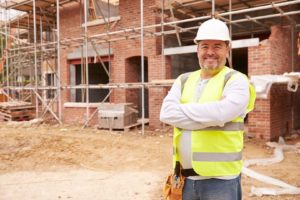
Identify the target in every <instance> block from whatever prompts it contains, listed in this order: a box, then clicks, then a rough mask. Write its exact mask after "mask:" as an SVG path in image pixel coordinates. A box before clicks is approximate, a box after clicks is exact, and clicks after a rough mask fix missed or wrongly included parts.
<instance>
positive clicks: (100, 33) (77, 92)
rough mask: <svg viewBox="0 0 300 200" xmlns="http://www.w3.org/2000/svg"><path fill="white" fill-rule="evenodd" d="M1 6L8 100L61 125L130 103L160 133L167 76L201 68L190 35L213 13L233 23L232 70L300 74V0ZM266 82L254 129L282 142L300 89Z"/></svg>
mask: <svg viewBox="0 0 300 200" xmlns="http://www.w3.org/2000/svg"><path fill="white" fill-rule="evenodd" d="M0 6H1V8H2V22H1V32H0V33H1V49H2V51H1V66H0V70H1V93H2V94H3V95H4V96H5V97H4V98H3V99H2V100H3V101H8V102H9V101H14V100H18V101H26V102H30V103H31V104H32V105H34V108H35V109H34V111H35V117H37V118H47V119H49V118H52V119H55V120H56V121H57V122H58V123H76V124H82V125H87V124H95V123H99V118H100V117H101V115H98V114H97V113H98V108H99V106H101V105H103V104H105V105H106V103H126V104H129V103H130V104H131V105H132V106H133V107H134V108H135V109H136V110H137V111H138V117H139V118H142V119H143V122H145V121H146V120H145V119H149V127H151V128H160V127H161V126H162V124H161V122H160V121H159V112H160V106H161V103H162V100H163V98H164V96H165V95H166V93H167V91H168V89H169V87H170V84H171V82H170V81H168V79H174V78H176V77H177V76H178V75H179V74H181V73H183V72H187V71H192V70H196V69H199V65H198V60H197V56H196V45H195V44H194V43H193V39H194V37H195V35H196V32H197V29H198V27H199V24H201V23H202V22H203V21H205V20H207V19H209V18H211V17H212V16H214V17H216V18H219V19H221V20H223V21H225V22H226V23H227V24H228V26H229V27H230V31H231V37H232V41H233V42H232V50H231V54H230V60H229V61H228V65H229V66H232V67H233V68H234V69H236V70H238V71H241V72H243V73H245V74H247V75H248V76H249V77H255V76H261V75H269V76H270V77H271V76H272V75H282V74H283V73H285V72H299V71H300V56H298V55H297V38H298V34H299V30H300V0H286V1H282V0H279V1H269V0H252V1H249V0H229V1H225V0H216V1H214V0H202V1H200V0H177V1H176V0H119V1H118V0H102V1H101V0H80V1H78V0H6V1H3V2H2V3H1V4H0ZM13 11H20V14H18V15H14V16H12V13H13ZM264 77H266V76H264ZM297 81H299V80H296V81H294V84H295V85H297ZM267 84H268V92H267V93H266V94H263V95H261V96H259V97H258V99H257V103H256V108H255V110H254V112H252V113H251V114H250V115H249V116H248V118H247V122H248V130H249V132H250V133H252V134H254V135H255V136H256V137H261V138H265V139H276V138H278V136H281V135H284V134H288V133H290V132H291V131H292V130H294V129H299V128H300V91H299V90H294V92H291V91H289V90H288V89H287V87H288V83H287V82H280V81H273V82H267ZM293 89H297V88H295V87H294V88H292V90H293ZM108 112H109V111H107V112H102V114H103V116H104V115H105V114H107V113H108ZM107 117H112V119H114V117H115V116H113V113H112V114H111V115H107ZM143 125H144V123H143ZM143 127H144V126H143Z"/></svg>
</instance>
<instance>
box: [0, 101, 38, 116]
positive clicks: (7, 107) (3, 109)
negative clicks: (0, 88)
mask: <svg viewBox="0 0 300 200" xmlns="http://www.w3.org/2000/svg"><path fill="white" fill-rule="evenodd" d="M34 118H35V108H34V106H32V105H31V104H30V103H27V102H22V101H21V102H20V101H13V102H2V103H0V119H1V120H2V121H29V120H31V119H34Z"/></svg>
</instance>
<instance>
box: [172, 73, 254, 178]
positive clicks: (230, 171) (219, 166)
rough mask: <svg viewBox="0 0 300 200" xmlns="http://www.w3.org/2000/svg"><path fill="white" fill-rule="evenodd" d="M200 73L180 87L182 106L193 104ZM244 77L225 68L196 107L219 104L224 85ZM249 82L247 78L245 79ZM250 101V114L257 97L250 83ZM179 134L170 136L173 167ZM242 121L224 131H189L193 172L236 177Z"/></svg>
mask: <svg viewBox="0 0 300 200" xmlns="http://www.w3.org/2000/svg"><path fill="white" fill-rule="evenodd" d="M200 73H201V70H198V71H195V72H192V73H190V74H188V76H187V78H186V80H185V81H183V83H181V84H184V85H183V86H182V95H181V99H180V101H181V103H182V104H185V103H191V102H194V91H195V87H196V86H197V83H198V80H199V77H200ZM240 76H244V77H245V78H247V76H246V75H244V74H242V73H240V72H237V71H235V70H233V69H230V68H228V67H224V68H223V69H222V70H221V71H220V72H219V73H218V74H216V75H215V76H214V77H212V78H211V79H210V80H209V81H208V83H207V85H206V86H205V88H204V90H203V92H202V95H201V97H200V99H199V102H198V103H200V104H201V103H207V102H213V101H219V100H221V98H222V93H223V90H224V87H225V85H226V83H229V82H230V81H233V80H234V79H236V78H237V77H240ZM247 79H248V78H247ZM249 91H250V98H249V103H248V106H247V113H248V112H250V111H251V110H253V108H254V103H255V98H256V93H255V89H254V87H253V86H252V84H251V83H250V82H249ZM181 134H182V130H181V129H179V128H176V127H175V128H174V136H173V148H174V154H173V164H174V166H175V163H176V161H179V160H180V158H179V155H178V152H177V148H178V140H179V137H180V135H181ZM243 134H244V119H243V118H241V117H237V118H235V119H233V120H232V121H231V122H227V123H225V125H224V126H223V127H219V126H215V127H208V128H205V129H201V130H194V131H191V140H192V141H191V152H192V156H191V158H192V167H193V170H194V171H195V172H196V173H197V174H199V175H201V176H232V175H238V174H240V172H241V169H242V149H243Z"/></svg>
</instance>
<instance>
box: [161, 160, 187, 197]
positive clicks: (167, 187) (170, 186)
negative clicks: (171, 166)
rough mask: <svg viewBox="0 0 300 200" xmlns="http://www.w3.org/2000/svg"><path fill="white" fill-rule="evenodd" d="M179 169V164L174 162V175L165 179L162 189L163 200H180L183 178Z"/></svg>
mask: <svg viewBox="0 0 300 200" xmlns="http://www.w3.org/2000/svg"><path fill="white" fill-rule="evenodd" d="M181 169H182V168H181V166H180V163H179V162H176V166H175V170H174V173H172V174H170V175H169V176H168V177H167V180H166V181H165V184H164V188H163V198H164V199H165V200H182V191H183V186H184V180H185V177H184V176H182V174H181Z"/></svg>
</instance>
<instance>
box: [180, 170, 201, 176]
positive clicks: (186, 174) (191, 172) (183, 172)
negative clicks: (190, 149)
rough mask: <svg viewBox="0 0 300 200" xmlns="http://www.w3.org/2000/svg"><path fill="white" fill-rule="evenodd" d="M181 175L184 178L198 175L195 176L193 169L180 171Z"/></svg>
mask: <svg viewBox="0 0 300 200" xmlns="http://www.w3.org/2000/svg"><path fill="white" fill-rule="evenodd" d="M181 174H182V176H184V177H189V176H199V174H197V173H196V172H195V171H194V169H182V170H181Z"/></svg>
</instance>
